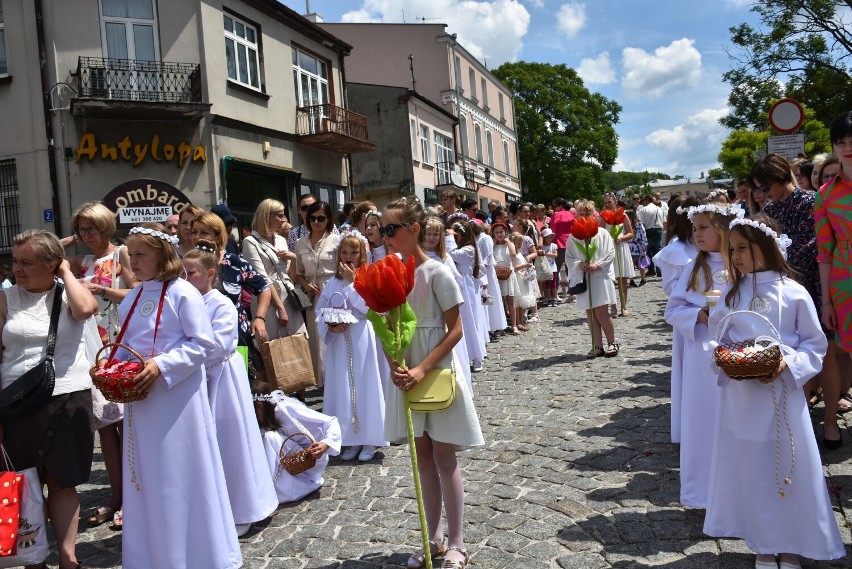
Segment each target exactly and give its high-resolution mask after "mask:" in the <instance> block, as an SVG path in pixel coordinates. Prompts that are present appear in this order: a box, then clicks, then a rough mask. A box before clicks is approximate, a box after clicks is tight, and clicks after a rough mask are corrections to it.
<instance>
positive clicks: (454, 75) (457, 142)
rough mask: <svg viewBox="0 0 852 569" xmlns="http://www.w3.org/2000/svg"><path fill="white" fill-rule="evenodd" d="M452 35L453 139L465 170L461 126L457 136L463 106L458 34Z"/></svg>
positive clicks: (457, 154)
mask: <svg viewBox="0 0 852 569" xmlns="http://www.w3.org/2000/svg"><path fill="white" fill-rule="evenodd" d="M450 37H451V38H453V39H452V41H451V42H450V51H451V55H452V58H451V59H452V61H451V63H450V65H451V66H452V78H453V85H454V86H455V88H454V89H453V90H454V91H455V92H456V108H455V111H456V112H455V115H456V124H454V125H453V133H454V136H453V138H454V139H455V140H454V141H453V146H455V147H456V157H458V156H461V157H462V159H461V167H462V170H464V148H462V145H461V128H459V129H458V133H459V134H458V136H455V132H456V127H457V126H458V125H459V120H458V118H459V109H460V108H461V105H460V104H459V101H461V93H459V82H458V81H457V78H458V76H459V73H457V72H456V41H457V40H456V38H457V37H458V36H457V35H456V34H452V35H451V36H450ZM460 151H461V152H460Z"/></svg>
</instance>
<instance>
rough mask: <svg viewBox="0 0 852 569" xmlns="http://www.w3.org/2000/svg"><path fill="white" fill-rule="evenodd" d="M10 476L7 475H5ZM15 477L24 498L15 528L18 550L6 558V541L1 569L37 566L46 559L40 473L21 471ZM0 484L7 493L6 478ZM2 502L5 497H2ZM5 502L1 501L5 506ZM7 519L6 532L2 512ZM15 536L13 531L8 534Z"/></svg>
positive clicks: (34, 470) (45, 533)
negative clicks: (18, 479) (19, 479)
mask: <svg viewBox="0 0 852 569" xmlns="http://www.w3.org/2000/svg"><path fill="white" fill-rule="evenodd" d="M4 474H8V473H4ZM13 474H15V476H16V477H20V478H21V482H20V484H19V486H20V491H21V497H20V499H19V503H20V516H19V518H18V523H17V525H16V526H15V530H16V531H15V532H14V534H15V546H16V551H15V553H14V554H12V555H8V556H6V554H5V550H6V549H7V548H6V542H5V541H4V542H3V548H4V552H3V553H4V556H3V557H0V567H20V566H22V565H38V564H40V563H42V562H43V561H44V560H45V559H47V554H48V551H49V550H48V546H47V528H45V520H44V496H43V495H42V493H41V482H39V478H38V471H37V470H36V469H35V468H28V469H26V470H22V471H21V472H17V473H13ZM2 480H3V481H2V482H0V488H2V489H4V490H5V479H2ZM3 496H4V497H3V499H6V498H5V496H6V495H5V494H3ZM3 499H0V503H2V501H3ZM2 512H3V514H2V515H3V516H4V517H5V519H4V520H3V522H5V523H4V524H2V525H0V527H2V529H6V525H5V524H6V523H8V519H9V518H8V517H6V513H5V510H2ZM9 533H12V532H9Z"/></svg>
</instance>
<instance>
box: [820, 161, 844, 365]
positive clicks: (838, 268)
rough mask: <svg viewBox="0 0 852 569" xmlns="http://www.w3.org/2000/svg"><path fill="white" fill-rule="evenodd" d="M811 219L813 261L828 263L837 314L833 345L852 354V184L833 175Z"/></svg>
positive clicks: (821, 189)
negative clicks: (813, 225) (814, 236)
mask: <svg viewBox="0 0 852 569" xmlns="http://www.w3.org/2000/svg"><path fill="white" fill-rule="evenodd" d="M814 219H815V221H816V234H817V248H818V249H817V261H818V262H820V263H830V264H831V273H830V276H829V280H828V286H829V292H830V294H831V301H832V303H833V304H834V311H835V313H836V314H837V330H836V332H835V337H836V341H837V345H838V347H840V349H842V350H844V351H846V352H852V245H850V243H852V181H850V180H848V179H846V178H844V177H843V176H836V177H835V178H834V179H833V180H831V181H830V182H828V183H827V184H825V185H824V186H822V187H821V188H820V189H819V192H817V195H816V200H815V201H814ZM823 302H826V301H825V300H823Z"/></svg>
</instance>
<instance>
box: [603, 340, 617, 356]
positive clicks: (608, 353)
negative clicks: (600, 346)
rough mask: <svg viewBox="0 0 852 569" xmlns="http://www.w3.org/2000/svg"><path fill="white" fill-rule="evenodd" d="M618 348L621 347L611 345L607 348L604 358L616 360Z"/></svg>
mask: <svg viewBox="0 0 852 569" xmlns="http://www.w3.org/2000/svg"><path fill="white" fill-rule="evenodd" d="M618 347H619V346H618V344H615V343H610V344H609V345H608V346H607V347H606V350H605V352H604V357H605V358H614V357H615V356H617V355H618Z"/></svg>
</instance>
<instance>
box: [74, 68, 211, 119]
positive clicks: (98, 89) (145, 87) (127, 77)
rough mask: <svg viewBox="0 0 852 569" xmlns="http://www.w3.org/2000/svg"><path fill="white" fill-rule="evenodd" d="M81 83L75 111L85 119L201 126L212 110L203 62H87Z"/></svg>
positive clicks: (78, 69) (78, 76) (80, 79)
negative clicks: (188, 122) (203, 80)
mask: <svg viewBox="0 0 852 569" xmlns="http://www.w3.org/2000/svg"><path fill="white" fill-rule="evenodd" d="M77 78H78V81H79V95H78V96H76V97H74V98H73V99H71V111H72V112H73V113H74V115H75V116H79V117H91V118H108V119H129V120H140V119H141V120H194V121H197V120H200V119H201V117H203V116H204V115H205V114H206V113H207V112H208V111H209V110H210V103H205V102H204V101H203V100H202V94H201V66H200V65H199V64H197V63H166V62H162V61H138V60H133V59H103V58H99V57H81V58H79V60H78V63H77Z"/></svg>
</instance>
